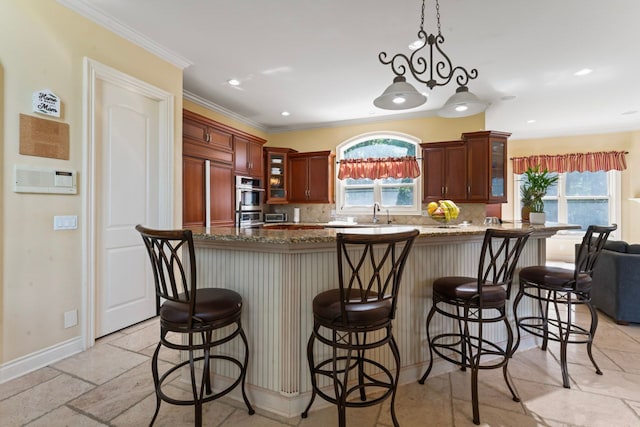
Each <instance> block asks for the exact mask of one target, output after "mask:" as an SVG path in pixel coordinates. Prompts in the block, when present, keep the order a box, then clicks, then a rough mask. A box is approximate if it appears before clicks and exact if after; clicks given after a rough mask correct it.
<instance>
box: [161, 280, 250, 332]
mask: <svg viewBox="0 0 640 427" xmlns="http://www.w3.org/2000/svg"><path fill="white" fill-rule="evenodd" d="M181 297H182V298H184V294H182V295H181ZM195 299H196V303H195V307H194V310H193V316H194V317H195V318H196V319H198V321H199V322H200V323H194V326H196V327H197V325H198V324H201V325H203V326H205V325H206V326H210V325H209V324H216V327H221V326H223V325H220V324H219V323H225V324H231V323H233V322H234V321H235V318H236V317H237V316H239V315H240V314H241V313H242V297H241V296H240V294H239V293H237V292H235V291H232V290H231V289H222V288H208V289H197V290H196V298H195ZM190 317H191V309H190V307H189V304H187V303H185V302H177V301H166V302H165V303H164V304H162V307H160V320H161V321H165V322H167V323H168V325H167V326H169V325H182V326H187V324H188V323H189V318H190ZM169 327H170V326H169Z"/></svg>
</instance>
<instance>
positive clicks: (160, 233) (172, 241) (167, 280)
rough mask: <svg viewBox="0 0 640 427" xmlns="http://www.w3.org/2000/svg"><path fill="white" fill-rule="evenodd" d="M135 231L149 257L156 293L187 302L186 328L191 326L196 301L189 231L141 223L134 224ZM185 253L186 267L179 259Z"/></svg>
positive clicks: (194, 270) (191, 242)
mask: <svg viewBox="0 0 640 427" xmlns="http://www.w3.org/2000/svg"><path fill="white" fill-rule="evenodd" d="M136 230H137V231H138V232H139V233H140V235H141V236H142V240H143V241H144V244H145V247H146V248H147V253H148V254H149V259H150V260H151V267H152V271H153V280H154V282H155V287H156V295H157V296H158V297H160V298H164V299H165V300H169V301H175V302H178V303H183V304H187V305H189V313H190V314H191V315H190V316H189V325H188V327H189V328H191V326H192V322H193V320H194V319H193V313H194V309H195V303H196V301H195V300H196V298H195V295H196V292H195V290H196V263H195V257H194V251H193V234H192V232H191V230H152V229H149V228H145V227H143V226H142V225H137V226H136ZM185 249H186V250H187V252H188V254H185ZM185 256H186V259H188V261H189V262H188V267H185V263H184V262H183V259H184V257H185ZM187 268H188V271H187Z"/></svg>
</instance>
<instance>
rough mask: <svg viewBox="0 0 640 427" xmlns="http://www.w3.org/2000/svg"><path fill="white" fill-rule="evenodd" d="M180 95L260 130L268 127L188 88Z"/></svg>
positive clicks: (267, 129)
mask: <svg viewBox="0 0 640 427" xmlns="http://www.w3.org/2000/svg"><path fill="white" fill-rule="evenodd" d="M182 96H183V97H184V99H186V100H187V101H191V102H193V103H194V104H198V105H199V106H201V107H204V108H207V109H209V110H211V111H215V112H216V113H220V114H224V115H225V116H227V117H229V118H231V119H234V120H237V121H239V122H242V123H244V124H247V125H249V126H253V127H254V128H256V129H260V130H262V131H265V132H268V131H269V128H268V127H266V126H264V125H262V124H260V123H258V122H254V121H253V120H251V119H248V118H246V117H244V116H241V115H240V114H238V113H235V112H233V111H231V110H228V109H226V108H224V107H222V106H220V105H218V104H216V103H214V102H211V101H209V100H208V99H205V98H203V97H201V96H199V95H196V94H195V93H193V92H189V91H188V90H183V91H182Z"/></svg>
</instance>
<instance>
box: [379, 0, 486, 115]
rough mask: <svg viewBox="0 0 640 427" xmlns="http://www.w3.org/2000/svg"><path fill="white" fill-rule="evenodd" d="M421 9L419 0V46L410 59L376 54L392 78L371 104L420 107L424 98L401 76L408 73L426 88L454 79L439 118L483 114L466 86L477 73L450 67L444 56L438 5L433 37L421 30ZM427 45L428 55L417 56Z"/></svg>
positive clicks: (449, 62) (401, 54)
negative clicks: (436, 24) (391, 81)
mask: <svg viewBox="0 0 640 427" xmlns="http://www.w3.org/2000/svg"><path fill="white" fill-rule="evenodd" d="M424 9H425V0H422V15H421V19H420V30H419V31H418V42H420V43H417V44H418V45H419V47H418V48H417V49H415V50H414V51H413V52H412V53H411V56H407V55H405V54H403V53H397V54H395V55H394V56H392V57H391V58H389V59H387V58H388V56H387V53H386V52H380V54H379V55H378V59H379V60H380V62H381V63H383V64H384V65H391V70H392V71H393V73H394V74H395V75H396V76H395V78H394V79H393V84H392V85H391V86H389V87H388V88H387V89H386V90H385V91H384V92H383V93H382V95H380V96H379V97H377V98H376V99H375V100H374V101H373V104H374V105H375V106H376V107H379V108H383V109H386V110H405V109H409V108H415V107H418V106H420V105H422V104H424V103H425V102H426V100H427V97H426V96H424V95H422V94H421V93H419V92H418V91H417V90H416V88H415V87H413V86H412V85H411V84H410V83H407V81H406V78H405V76H404V74H405V73H406V72H407V71H409V72H410V73H411V75H412V76H413V78H415V79H416V80H417V81H419V82H421V83H424V84H426V85H427V86H428V87H429V89H433V88H434V87H436V86H445V85H447V84H448V83H449V82H451V80H453V79H454V78H455V81H456V83H457V84H458V86H459V87H458V89H457V90H456V93H455V94H454V95H452V96H451V98H449V100H448V101H447V102H446V103H445V105H444V107H443V108H442V109H441V110H440V111H438V115H439V116H441V117H465V116H471V115H474V114H478V113H480V112H482V111H484V110H485V109H486V108H487V104H486V103H485V102H483V101H481V100H480V99H478V97H477V96H476V95H474V94H473V93H471V92H469V88H468V87H467V85H468V83H469V81H470V80H473V79H475V78H476V77H478V70H476V69H475V68H474V69H472V70H471V71H467V69H466V68H464V67H461V66H456V67H454V66H453V64H452V63H451V60H450V59H449V57H448V56H447V54H445V53H444V51H443V50H442V44H443V43H444V37H443V36H442V32H441V30H440V3H439V2H438V0H436V19H437V23H438V34H437V35H434V34H429V35H428V36H427V33H426V32H425V31H424ZM414 43H416V42H414ZM427 46H429V52H428V56H425V57H422V56H420V53H421V51H422V50H423V49H425V48H426V47H427Z"/></svg>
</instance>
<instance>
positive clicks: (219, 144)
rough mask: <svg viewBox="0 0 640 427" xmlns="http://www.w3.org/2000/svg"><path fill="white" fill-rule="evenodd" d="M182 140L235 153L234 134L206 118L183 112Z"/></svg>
mask: <svg viewBox="0 0 640 427" xmlns="http://www.w3.org/2000/svg"><path fill="white" fill-rule="evenodd" d="M182 138H183V140H184V141H185V142H189V143H191V144H199V145H201V146H203V147H207V148H214V149H222V150H226V151H229V152H231V151H233V142H232V141H233V134H232V133H231V132H229V131H227V130H226V129H224V128H220V127H219V126H218V125H217V124H216V123H215V122H212V121H209V120H208V119H206V118H205V117H202V116H200V115H198V114H195V113H192V112H191V111H187V110H184V111H183V119H182Z"/></svg>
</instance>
